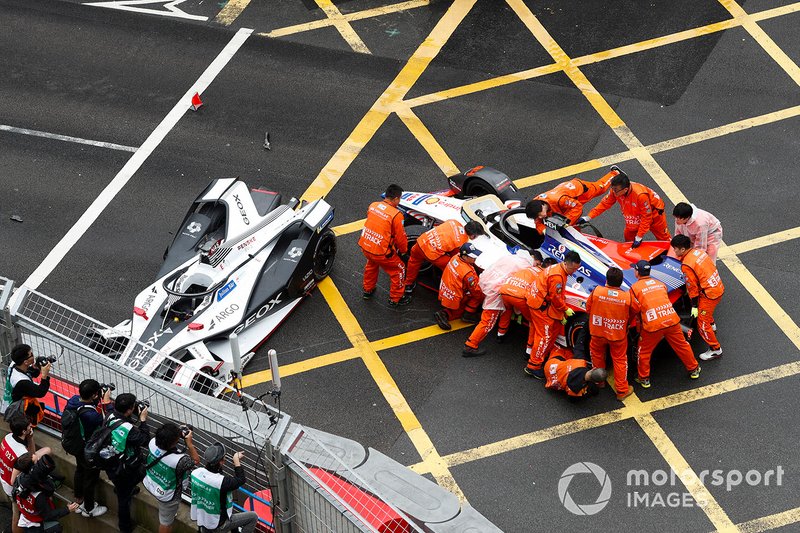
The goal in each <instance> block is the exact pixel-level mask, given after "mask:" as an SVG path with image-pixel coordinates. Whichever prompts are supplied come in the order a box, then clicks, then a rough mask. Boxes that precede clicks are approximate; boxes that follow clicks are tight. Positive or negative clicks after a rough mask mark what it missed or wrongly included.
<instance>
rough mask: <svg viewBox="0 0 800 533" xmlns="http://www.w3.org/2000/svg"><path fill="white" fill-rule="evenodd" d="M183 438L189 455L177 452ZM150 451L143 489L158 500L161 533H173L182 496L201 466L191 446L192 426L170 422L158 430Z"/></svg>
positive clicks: (149, 446) (159, 532)
mask: <svg viewBox="0 0 800 533" xmlns="http://www.w3.org/2000/svg"><path fill="white" fill-rule="evenodd" d="M181 438H183V440H184V442H185V443H186V452H188V454H187V453H184V452H183V451H180V450H178V443H179V442H180V440H181ZM147 447H148V450H149V452H150V453H149V454H148V457H147V474H146V475H145V478H144V487H145V488H146V489H147V490H149V491H150V494H152V495H153V496H154V497H155V498H156V500H158V524H159V526H158V533H170V532H171V531H172V523H173V522H175V516H176V515H177V514H178V506H179V505H180V503H181V492H182V491H183V489H184V488H187V487H188V484H189V474H190V473H191V471H192V470H194V468H195V466H197V465H198V464H200V456H199V455H198V454H197V450H196V449H195V447H194V444H193V443H192V428H191V426H182V427H178V426H177V425H175V424H173V423H171V422H169V423H167V424H164V425H163V426H161V427H160V428H158V430H157V431H156V436H155V437H154V438H153V439H151V440H150V443H149V444H148V446H147Z"/></svg>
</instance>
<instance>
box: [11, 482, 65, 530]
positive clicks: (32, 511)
mask: <svg viewBox="0 0 800 533" xmlns="http://www.w3.org/2000/svg"><path fill="white" fill-rule="evenodd" d="M40 493H41V491H39V490H37V491H36V492H30V493H28V495H27V496H26V497H24V498H23V497H22V496H20V495H19V494H17V506H18V507H19V514H20V517H19V527H25V528H27V527H38V526H39V525H41V523H42V522H43V521H44V517H43V516H42V515H41V514H39V513H38V512H37V510H36V497H37V496H39V494H40ZM47 503H48V505H49V506H50V508H51V509H55V508H56V506H55V504H54V503H53V499H52V498H48V499H47Z"/></svg>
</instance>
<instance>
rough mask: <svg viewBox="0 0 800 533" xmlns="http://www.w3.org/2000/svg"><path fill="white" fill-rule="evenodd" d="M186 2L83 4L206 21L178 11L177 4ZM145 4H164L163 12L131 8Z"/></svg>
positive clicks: (134, 0) (140, 0) (137, 0)
mask: <svg viewBox="0 0 800 533" xmlns="http://www.w3.org/2000/svg"><path fill="white" fill-rule="evenodd" d="M185 1H186V0H116V1H113V2H89V3H86V4H83V5H85V6H95V7H108V8H111V9H120V10H122V11H134V12H136V13H147V14H148V15H161V16H162V17H177V18H181V19H188V20H204V21H205V20H208V17H204V16H202V15H190V14H189V13H186V12H185V11H181V10H180V9H178V8H177V7H175V6H177V5H178V4H182V3H183V2H185ZM201 3H202V2H201ZM146 4H164V5H163V7H164V9H165V10H166V11H164V10H159V9H148V8H146V7H132V6H141V5H146Z"/></svg>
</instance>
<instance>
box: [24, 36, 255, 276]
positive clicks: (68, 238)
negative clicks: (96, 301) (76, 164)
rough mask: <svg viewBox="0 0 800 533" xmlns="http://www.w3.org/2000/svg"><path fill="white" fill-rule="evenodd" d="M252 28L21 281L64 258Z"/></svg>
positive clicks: (236, 38) (228, 48)
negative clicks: (33, 269)
mask: <svg viewBox="0 0 800 533" xmlns="http://www.w3.org/2000/svg"><path fill="white" fill-rule="evenodd" d="M251 33H253V30H251V29H246V28H242V29H240V30H239V31H237V32H236V35H234V36H233V39H231V41H230V42H229V43H228V44H227V45H226V46H225V48H223V49H222V52H220V53H219V55H218V56H217V58H216V59H214V61H213V62H212V63H211V64H210V65H209V66H208V68H207V69H206V71H205V72H203V74H202V75H201V76H200V78H199V79H198V80H197V81H196V82H195V83H194V85H192V86H191V88H190V89H189V90H188V91H186V94H184V95H183V97H181V99H180V100H179V101H178V103H177V104H175V107H173V108H172V111H170V112H169V114H168V115H167V116H166V117H164V120H162V121H161V124H159V125H158V127H156V129H155V130H154V131H153V133H151V134H150V136H149V137H148V138H147V140H145V141H144V143H142V146H140V147H139V149H138V150H137V151H136V152H135V153H134V154H133V155H132V156H131V158H130V159H129V160H128V162H127V163H125V166H123V167H122V169H121V170H120V171H119V172H118V173H117V175H116V176H115V177H114V179H113V180H111V182H110V183H109V184H108V185H107V186H106V188H105V189H103V192H101V193H100V195H99V196H98V197H97V198H95V200H94V202H92V205H90V206H89V209H87V210H86V212H85V213H83V215H81V217H80V218H79V219H78V221H77V222H75V225H74V226H72V227H71V228H70V230H69V231H68V232H67V234H66V235H64V237H63V238H62V239H61V241H59V243H58V244H56V246H55V247H54V248H53V249H52V250H51V251H50V253H49V254H47V257H45V259H44V261H43V262H42V264H41V265H39V266H38V267H37V268H36V270H35V271H34V272H33V274H31V275H30V277H29V278H28V279H27V280H25V283H24V285H27V286H28V287H30V288H31V289H36V288H38V287H39V285H41V284H42V282H43V281H44V280H45V278H47V276H49V275H50V273H51V272H53V270H55V268H56V266H58V264H59V263H60V262H61V260H62V259H64V256H65V255H67V252H69V251H70V249H72V247H73V246H74V245H75V243H76V242H78V239H80V238H81V237H82V236H83V234H84V233H86V230H87V229H89V226H91V225H92V224H93V223H94V221H95V220H97V218H98V217H99V216H100V214H101V213H102V212H103V210H104V209H105V208H106V207H108V204H110V203H111V201H112V200H113V199H114V197H115V196H116V195H117V194H118V193H119V191H120V190H122V188H123V187H124V186H125V184H126V183H128V181H129V180H130V179H131V177H133V175H134V174H135V173H136V171H137V170H139V167H141V166H142V164H143V163H144V162H145V160H146V159H147V158H148V157H149V156H150V154H151V153H152V152H153V150H155V149H156V147H157V146H158V145H159V144H160V143H161V141H163V140H164V137H166V136H167V134H168V133H169V132H170V130H171V129H172V128H173V127H175V124H177V123H178V121H179V120H180V119H181V117H182V116H183V115H184V114H185V113H186V111H187V110H188V109H189V107H190V106H191V104H192V96H193V95H194V93H202V92H203V91H205V90H206V89H207V88H208V86H209V85H210V84H211V82H212V81H213V80H214V78H216V77H217V75H218V74H219V73H220V71H222V69H223V68H224V67H225V65H227V64H228V62H229V61H230V60H231V58H232V57H233V55H234V54H235V53H236V52H237V51H238V50H239V48H240V47H241V46H242V45H243V44H244V42H245V41H246V40H247V38H248V37H249V36H250V34H251Z"/></svg>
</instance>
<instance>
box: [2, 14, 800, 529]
mask: <svg viewBox="0 0 800 533" xmlns="http://www.w3.org/2000/svg"><path fill="white" fill-rule="evenodd" d="M150 7H151V8H152V9H161V10H162V13H161V14H147V13H141V12H130V11H123V10H119V9H108V8H101V7H94V6H86V5H81V4H80V3H78V2H56V1H50V0H42V1H37V2H23V1H17V0H2V1H0V27H2V28H3V31H2V32H0V43H2V46H0V49H1V50H3V53H2V54H0V72H1V73H2V76H0V128H3V129H0V147H2V149H0V167H1V168H2V172H0V185H2V188H1V189H0V190H2V193H0V242H2V248H3V253H2V256H1V257H2V259H0V275H3V276H5V277H8V278H11V279H15V280H17V281H18V282H25V281H28V282H29V283H31V284H32V285H33V286H36V287H38V290H40V291H42V292H44V293H45V294H47V295H49V296H51V297H54V298H56V299H59V300H61V301H62V302H64V303H66V304H67V305H69V306H71V307H74V308H76V309H78V310H80V311H83V312H85V313H87V314H89V315H92V316H94V317H97V318H99V319H101V320H103V321H105V322H106V323H110V324H115V323H117V322H119V321H121V320H123V319H125V318H127V317H128V316H129V314H130V312H131V309H130V307H131V302H132V300H133V297H134V296H135V294H137V293H138V292H139V290H140V289H141V287H143V286H145V285H146V284H147V283H149V282H150V280H151V279H152V277H153V276H154V275H155V273H156V271H157V270H158V266H159V262H160V259H161V255H162V252H163V249H164V247H165V246H166V245H167V244H168V243H169V242H170V241H171V239H172V234H171V233H170V232H172V231H174V229H175V227H176V226H177V224H178V223H179V222H180V221H181V219H182V217H183V214H184V210H185V209H186V207H187V206H188V204H189V203H190V202H191V200H192V199H193V198H194V197H195V196H196V195H197V193H198V192H199V191H200V190H201V189H202V188H203V187H204V186H205V185H206V184H207V183H208V181H209V180H210V179H212V178H215V177H226V176H240V177H242V178H243V179H244V180H245V181H246V182H247V183H248V184H250V185H251V186H263V187H267V188H271V189H273V190H277V191H280V192H282V193H283V194H284V195H286V196H287V197H288V196H296V197H301V196H304V197H307V198H314V197H318V196H320V195H323V194H324V195H326V198H327V199H328V201H329V202H331V203H332V204H333V205H334V206H335V207H336V218H335V221H334V223H335V224H336V225H337V227H338V233H339V234H340V238H339V254H338V257H337V262H336V265H335V268H334V271H333V275H332V277H331V279H330V280H328V281H326V282H324V283H323V284H322V285H321V286H320V288H319V290H317V291H315V292H314V294H313V295H312V296H311V297H310V298H308V299H307V300H306V301H305V302H304V303H303V304H302V305H301V307H300V308H299V309H298V310H297V311H296V312H295V313H294V314H293V315H292V316H291V318H290V320H289V321H287V322H286V323H285V324H284V326H283V327H282V328H281V329H280V330H279V331H278V332H277V333H276V334H275V335H274V336H273V337H272V338H271V340H270V341H269V343H268V347H273V348H275V349H276V350H278V353H279V359H280V361H281V367H282V372H283V391H284V392H283V402H282V403H283V407H284V408H285V409H286V410H287V411H288V412H289V413H290V414H292V415H293V416H294V417H295V419H296V420H297V421H299V422H301V423H305V424H308V425H310V426H313V427H317V428H319V429H323V430H327V431H331V432H334V433H337V434H340V435H342V436H345V437H349V438H352V439H355V440H358V441H360V442H362V443H363V444H365V445H368V446H372V447H374V448H377V449H379V450H381V451H383V452H385V453H387V454H389V455H390V456H392V457H393V458H395V459H397V460H398V461H400V462H401V463H403V464H407V465H409V466H411V467H412V468H413V469H415V470H416V471H418V472H420V473H423V474H425V475H427V476H429V477H430V478H431V479H434V480H436V481H437V482H438V483H440V484H441V485H443V486H446V487H447V488H449V489H450V490H453V491H454V492H456V493H457V494H458V495H459V496H460V497H462V498H463V499H465V500H466V501H468V502H469V503H470V504H471V505H473V506H474V507H475V508H476V509H477V510H478V511H480V512H481V513H483V514H484V515H485V516H487V517H488V518H490V519H491V520H492V521H494V522H495V523H496V524H497V525H498V526H500V527H501V528H502V529H504V530H506V531H521V532H523V531H534V530H554V531H564V530H578V529H586V528H589V527H591V528H593V529H606V530H616V531H643V532H644V531H711V530H715V529H718V530H724V531H737V530H738V531H747V532H751V531H765V530H771V529H775V530H779V531H797V530H798V528H800V525H798V524H800V507H798V495H799V494H800V461H798V459H797V457H796V443H797V442H798V437H799V436H800V435H798V425H797V423H796V421H797V415H796V413H797V412H798V409H800V399H798V395H797V393H796V391H797V387H798V375H800V361H799V360H798V356H800V350H798V348H800V330H799V329H798V326H797V323H796V321H797V317H798V316H800V305H799V304H798V301H800V292H799V291H798V288H797V287H798V285H797V283H796V277H797V273H798V267H797V258H798V256H800V241H799V240H798V239H797V238H798V237H800V228H799V227H798V226H800V224H799V222H800V217H798V215H797V209H796V197H797V196H798V193H800V187H799V186H798V185H797V179H798V171H797V154H798V148H800V144H799V143H798V139H800V119H799V118H798V115H800V90H799V89H798V84H800V68H798V62H800V41H799V40H798V39H797V35H798V34H800V13H798V11H800V3H792V2H789V1H780V0H774V1H770V0H761V1H748V2H747V3H746V4H742V3H741V2H740V3H738V4H737V3H736V2H734V1H732V0H720V1H712V0H691V1H689V0H678V1H661V0H653V1H650V2H647V3H640V2H615V3H612V4H608V3H602V2H592V1H588V0H586V1H573V2H533V1H528V2H523V1H521V0H508V1H507V2H500V1H488V0H478V1H477V2H472V1H470V0H456V1H454V2H449V1H443V2H428V1H425V0H420V1H411V2H405V3H402V4H395V3H392V2H390V1H388V0H385V1H375V0H350V1H345V2H334V3H331V2H329V1H327V0H317V1H312V0H299V1H289V0H279V1H274V2H263V3H262V2H249V1H248V0H231V1H230V2H228V3H224V2H223V3H216V2H199V1H194V0H188V1H186V2H182V3H179V4H178V5H177V6H176V7H177V8H179V9H180V10H181V12H182V13H184V14H189V15H192V16H194V17H195V18H197V17H205V18H206V20H192V19H189V18H186V17H185V16H181V15H180V13H175V12H173V13H172V14H171V15H170V16H165V13H164V12H163V8H160V7H159V4H157V3H156V4H154V5H152V6H150ZM242 28H248V29H251V30H253V31H252V34H250V35H247V33H244V34H243V33H241V31H240V30H241V29H242ZM237 31H239V33H238V36H239V37H238V38H240V39H243V44H241V47H239V48H237V49H235V50H234V51H233V52H232V54H231V55H230V57H229V58H228V61H227V63H225V64H224V65H222V67H221V68H220V69H219V71H218V73H215V74H214V75H213V76H210V79H207V80H206V81H207V82H208V83H207V87H206V88H205V89H204V90H203V91H202V98H203V101H204V102H205V106H204V107H202V108H201V109H200V111H198V112H192V111H188V110H187V111H186V112H185V113H183V112H182V110H186V109H187V107H188V104H187V102H186V99H185V96H184V95H185V94H186V93H187V91H188V90H189V88H190V87H192V86H193V85H194V84H195V83H196V82H197V81H198V79H200V78H201V75H202V74H203V73H204V71H206V69H207V67H209V65H211V64H212V62H213V61H214V60H215V58H217V56H218V55H219V54H220V52H221V51H222V50H223V49H226V47H229V46H230V43H231V42H232V40H233V39H236V38H237V37H236V35H237ZM423 43H424V44H423ZM181 106H182V107H181ZM175 110H177V111H175ZM176 112H177V115H176V114H175V113H176ZM171 113H172V115H170V114H171ZM169 116H175V117H177V118H176V120H174V121H173V122H172V123H170V126H171V127H169V128H167V127H166V126H162V127H160V128H161V129H159V124H161V123H162V121H164V120H165V117H169ZM7 126H8V127H12V128H18V129H16V130H12V131H9V130H8V128H6V127H7ZM19 129H25V130H35V131H36V132H42V133H43V134H44V135H45V136H40V135H32V134H29V133H30V132H29V133H23V132H21V131H20V130H19ZM266 131H270V134H271V140H272V149H271V150H269V151H267V150H264V149H263V148H262V144H263V139H264V135H265V132H266ZM154 132H158V134H157V135H156V134H155V133H154ZM53 135H63V136H68V137H70V138H71V139H68V140H63V139H56V138H54V137H53ZM162 137H163V138H162ZM156 138H157V140H158V142H155V139H156ZM148 139H150V140H149V141H148ZM81 140H83V141H85V140H92V141H97V142H98V143H111V144H105V145H102V146H100V145H98V143H95V144H86V143H85V142H79V141H81ZM137 149H138V150H139V152H140V153H139V154H138V155H145V152H146V157H144V158H143V159H142V161H141V165H140V166H136V167H135V168H133V169H132V170H130V169H131V168H132V167H131V158H132V157H133V156H134V154H133V151H136V150H137ZM475 164H487V165H491V166H494V167H496V168H499V169H501V170H503V171H504V172H506V173H507V174H508V175H509V176H510V177H512V178H513V179H515V180H517V184H518V185H519V186H520V187H523V188H524V190H525V192H526V193H529V194H530V195H534V194H536V193H539V192H541V191H544V190H547V189H548V188H549V187H550V186H552V185H553V184H554V183H557V182H558V180H561V179H565V178H568V177H571V176H574V175H580V176H584V177H588V178H595V177H597V176H600V175H601V174H602V173H603V172H604V171H605V169H606V168H607V167H608V166H610V165H612V164H619V165H620V166H621V167H622V168H623V169H624V170H625V171H626V172H627V173H628V174H629V175H630V176H632V178H633V179H634V180H636V181H640V182H642V183H645V184H647V185H649V186H651V187H653V188H654V189H656V190H657V191H659V192H661V193H663V196H664V197H665V198H666V199H667V204H668V207H667V209H668V212H669V211H671V207H672V205H674V203H676V202H678V201H681V200H683V199H689V200H690V201H692V202H693V203H695V204H697V205H699V206H701V207H703V208H704V209H707V210H709V211H711V212H713V213H715V214H716V215H717V216H718V217H719V218H720V220H721V221H722V223H723V226H724V231H725V242H726V243H727V247H726V248H725V249H724V250H723V252H722V254H721V261H720V264H719V267H720V273H721V275H722V278H723V280H724V283H725V285H726V294H725V298H724V301H723V303H722V305H721V306H720V307H719V308H718V312H717V323H718V324H719V326H720V329H719V331H718V335H719V336H720V340H721V342H722V345H723V348H724V350H725V356H724V357H723V358H722V359H721V360H719V361H714V362H709V363H704V364H703V373H702V377H701V379H700V380H699V381H697V382H694V381H692V382H690V381H689V380H688V379H687V378H686V376H685V374H684V372H683V371H682V368H681V367H680V365H679V363H678V361H677V358H675V357H674V356H672V355H671V354H669V353H667V352H664V353H661V354H660V356H658V357H657V358H656V359H655V361H654V365H653V370H652V376H653V387H652V388H651V389H649V390H643V389H641V388H640V387H638V386H635V389H634V390H635V396H632V397H630V398H629V399H628V400H626V402H625V403H624V405H623V404H622V403H620V402H617V400H616V399H615V398H614V397H613V394H612V393H611V392H610V391H609V390H608V389H607V390H605V391H603V393H602V394H601V395H600V396H599V397H597V398H593V399H590V400H588V401H585V402H582V403H571V402H569V401H567V400H566V398H564V397H561V396H560V395H558V394H555V393H550V392H548V391H545V390H543V388H542V386H541V384H540V383H539V382H535V381H532V380H530V379H528V378H526V377H525V375H524V374H523V372H522V367H523V364H524V362H523V357H522V352H523V346H524V340H523V339H524V332H521V331H515V332H513V336H512V338H511V339H510V341H509V342H507V343H505V344H503V345H495V344H494V343H493V342H492V341H491V339H489V340H487V347H488V348H489V350H490V354H489V355H487V356H485V357H482V358H477V359H464V358H462V357H461V356H460V351H461V347H462V345H463V342H464V340H465V339H466V336H467V334H468V330H467V329H465V328H458V327H456V328H454V331H452V332H449V333H447V334H444V333H443V332H441V331H440V330H439V329H438V328H437V327H436V326H435V325H432V324H433V319H432V312H433V310H434V309H435V303H436V299H435V295H434V294H432V293H426V292H425V291H421V290H418V291H417V293H416V294H415V298H414V301H413V303H412V304H411V305H410V306H408V307H407V308H404V309H403V310H401V311H394V310H391V309H389V308H388V306H387V305H386V300H387V294H388V283H387V280H386V278H385V277H383V278H381V282H380V284H379V291H378V294H377V297H376V298H375V299H374V300H372V301H369V302H363V301H362V300H361V298H360V293H361V272H362V268H363V257H362V256H361V254H360V252H359V250H358V247H357V245H356V240H357V230H358V228H359V223H358V221H360V220H361V219H362V217H363V216H364V213H365V210H366V207H367V205H368V204H369V203H370V202H371V201H374V199H375V198H377V197H378V195H379V193H380V192H381V191H382V190H383V189H384V188H385V186H386V184H387V183H389V182H397V183H399V184H401V185H402V186H404V187H405V188H406V190H421V191H428V190H435V189H439V188H442V187H443V185H444V183H445V181H444V178H445V176H446V175H447V174H449V173H452V172H455V170H456V169H465V168H469V167H471V166H473V165H475ZM126 169H128V170H130V171H128V170H126ZM115 185H116V188H115V189H114V194H112V195H110V198H109V199H108V201H107V202H103V206H102V209H101V208H99V207H97V204H95V205H94V206H92V205H93V202H95V200H96V199H97V198H98V197H99V196H100V195H101V193H102V192H103V191H104V189H106V188H107V187H114V186H115ZM12 215H17V216H19V217H21V219H22V220H23V221H22V222H21V223H20V222H16V221H12V220H11V218H10V217H11V216H12ZM81 217H85V218H84V219H83V220H88V221H89V222H90V223H89V224H87V225H86V231H85V233H82V234H78V235H74V234H73V233H71V231H73V230H72V229H71V228H73V226H74V225H76V223H78V222H79V221H80V220H81ZM598 225H599V226H600V228H601V229H602V230H603V231H604V233H606V235H608V236H611V237H614V236H616V237H617V238H619V237H620V236H621V222H620V217H619V214H618V212H616V211H609V212H608V213H607V214H606V215H604V216H603V217H602V218H601V219H599V220H598ZM73 235H74V236H73ZM59 243H60V244H59ZM53 250H55V251H56V252H53ZM59 250H61V251H62V252H63V254H59V253H57V252H58V251H59ZM694 347H695V351H696V353H699V352H701V351H703V350H704V349H705V347H704V346H703V345H702V343H701V342H699V341H695V345H694ZM266 368H267V362H266V357H265V354H264V353H259V354H258V356H257V357H256V358H255V359H254V360H253V361H252V363H251V364H250V366H249V367H248V368H247V374H248V375H247V376H246V378H245V381H246V383H247V384H248V386H249V387H250V390H251V391H252V392H254V393H260V392H263V391H264V390H266V389H267V388H268V386H269V384H268V380H269V372H268V371H266ZM580 462H589V463H594V464H596V465H599V466H600V467H602V468H603V469H604V470H605V471H606V472H607V474H608V479H609V480H610V481H611V484H612V489H613V490H612V494H611V497H610V499H609V501H608V504H607V506H606V507H605V508H604V509H603V510H602V511H600V512H598V513H597V514H594V515H593V516H578V515H575V514H573V513H571V512H569V511H568V510H566V509H565V507H564V505H562V503H561V501H560V499H559V491H558V486H559V480H560V479H561V478H562V474H563V473H564V472H565V470H566V469H567V468H568V467H570V465H573V464H574V463H580ZM779 467H780V468H781V469H782V472H783V474H782V478H781V484H780V485H777V484H776V478H775V476H774V475H773V477H772V479H771V483H770V484H769V486H764V484H763V482H762V483H761V484H760V485H758V486H750V485H748V484H747V482H746V481H745V482H742V483H741V484H740V485H738V486H732V487H730V490H727V489H728V487H726V486H725V484H724V483H723V484H722V485H719V484H716V483H714V482H713V479H712V477H711V474H709V475H708V477H707V478H705V483H701V481H700V478H699V476H700V475H701V474H702V472H703V471H706V470H715V469H719V470H721V471H722V472H723V474H722V475H723V476H733V478H734V479H735V474H734V473H730V472H731V471H732V470H739V471H741V472H742V473H743V474H746V473H747V472H748V471H751V470H752V471H758V472H759V473H760V474H761V476H762V477H763V474H764V473H765V472H766V471H768V470H770V469H772V470H773V471H776V470H777V469H778V468H779ZM670 468H673V469H674V470H676V471H677V472H679V473H684V475H683V476H682V477H681V478H680V479H677V480H675V483H674V485H672V484H671V483H670V482H669V481H668V482H667V484H666V485H665V486H654V485H652V484H651V485H650V486H646V487H643V486H635V484H632V483H629V479H628V472H629V471H630V470H634V469H635V470H646V471H648V472H650V473H651V474H652V475H655V476H656V479H655V481H660V478H659V476H660V474H658V473H657V471H658V470H664V471H668V470H669V469H670ZM752 476H755V474H753V475H752ZM752 476H751V480H752V479H754V477H752ZM566 481H568V480H563V482H564V483H563V484H564V486H566V487H567V488H568V492H569V495H570V496H571V497H572V498H573V501H574V502H575V503H576V504H579V505H584V504H592V503H595V502H596V501H597V498H598V496H600V495H601V483H600V482H598V480H597V479H596V478H595V476H593V475H592V474H577V475H576V476H575V477H574V478H572V480H571V482H570V483H569V485H568V486H567V485H566ZM635 492H638V493H639V494H640V495H641V494H643V493H647V494H648V496H647V497H648V498H649V502H648V503H649V505H647V504H644V503H643V502H642V500H641V499H639V500H638V504H637V505H635V506H634V505H633V501H632V498H633V493H635ZM671 493H675V494H677V496H669V495H670V494H671ZM684 494H686V495H687V496H686V497H685V498H686V499H685V500H683V499H682V498H683V495H684ZM640 498H641V496H640ZM665 500H666V501H665ZM678 500H680V501H679V505H677V506H675V502H676V501H678ZM697 501H703V502H705V505H704V506H698V505H696V502H697ZM669 502H672V504H670V503H669Z"/></svg>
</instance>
